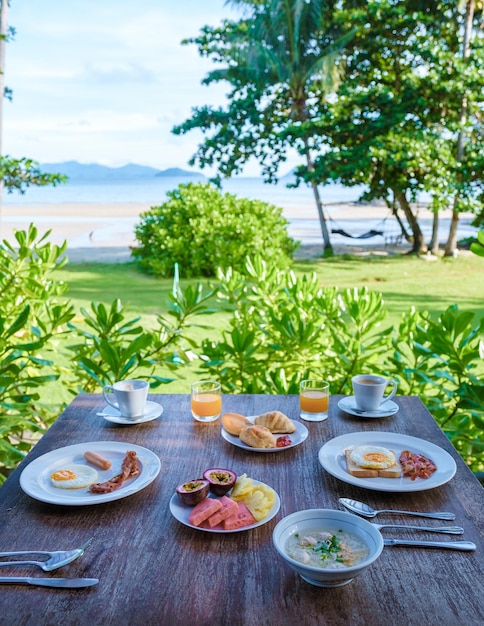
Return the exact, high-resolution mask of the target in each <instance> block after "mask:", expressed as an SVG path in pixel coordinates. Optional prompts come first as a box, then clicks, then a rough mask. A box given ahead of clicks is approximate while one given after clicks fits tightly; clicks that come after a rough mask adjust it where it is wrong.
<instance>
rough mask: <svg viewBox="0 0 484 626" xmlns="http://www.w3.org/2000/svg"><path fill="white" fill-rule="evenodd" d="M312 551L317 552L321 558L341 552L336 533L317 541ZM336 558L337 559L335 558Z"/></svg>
mask: <svg viewBox="0 0 484 626" xmlns="http://www.w3.org/2000/svg"><path fill="white" fill-rule="evenodd" d="M313 550H314V552H319V554H320V556H321V559H322V560H324V559H327V558H328V557H329V556H330V555H331V554H337V553H338V552H341V545H340V542H339V539H338V537H337V536H336V535H332V536H331V539H327V540H326V541H318V543H316V544H315V545H314V546H313ZM336 560H338V559H336Z"/></svg>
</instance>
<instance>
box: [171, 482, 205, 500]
mask: <svg viewBox="0 0 484 626" xmlns="http://www.w3.org/2000/svg"><path fill="white" fill-rule="evenodd" d="M209 491H210V483H209V482H208V480H205V478H196V479H195V480H189V481H187V482H186V483H183V485H178V487H177V488H176V492H177V494H178V497H179V498H180V500H181V501H182V502H183V504H186V505H188V506H195V505H196V504H198V503H199V502H201V501H202V500H204V499H205V498H206V497H207V496H208V492H209Z"/></svg>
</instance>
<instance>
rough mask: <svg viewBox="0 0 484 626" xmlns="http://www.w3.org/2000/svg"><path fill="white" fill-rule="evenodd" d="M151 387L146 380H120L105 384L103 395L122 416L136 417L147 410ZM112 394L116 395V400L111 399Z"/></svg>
mask: <svg viewBox="0 0 484 626" xmlns="http://www.w3.org/2000/svg"><path fill="white" fill-rule="evenodd" d="M149 388H150V384H149V382H148V381H146V380H119V381H118V382H116V383H114V385H105V386H104V388H103V396H104V399H105V400H106V402H107V403H108V404H109V405H111V406H112V407H114V408H115V409H117V410H118V411H119V412H120V413H121V416H122V417H127V418H129V419H136V418H139V417H142V416H143V414H144V412H145V407H146V400H147V398H148V391H149ZM110 395H113V396H114V398H115V401H113V400H111V397H110Z"/></svg>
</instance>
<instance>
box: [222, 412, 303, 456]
mask: <svg viewBox="0 0 484 626" xmlns="http://www.w3.org/2000/svg"><path fill="white" fill-rule="evenodd" d="M256 417H257V415H250V416H249V417H248V418H247V419H248V420H249V421H250V422H252V423H253V422H254V420H255V418H256ZM291 421H292V422H294V425H295V426H296V430H295V431H294V432H293V433H289V434H288V435H287V436H288V437H290V439H291V441H292V443H291V445H290V446H284V447H283V448H252V446H248V445H247V444H245V443H244V442H243V441H240V439H239V438H238V437H235V436H234V435H231V434H230V433H229V432H227V431H226V430H225V428H224V427H223V426H222V437H223V438H224V439H225V441H228V442H229V443H231V444H232V445H234V446H237V447H238V448H242V449H244V450H250V451H251V452H283V451H284V450H290V449H291V448H294V446H298V445H299V444H300V443H302V442H303V441H305V440H306V439H307V438H308V434H309V431H308V429H307V428H306V426H304V424H302V423H301V422H298V421H297V420H291ZM274 437H275V438H276V439H277V438H278V437H284V434H283V433H281V434H274Z"/></svg>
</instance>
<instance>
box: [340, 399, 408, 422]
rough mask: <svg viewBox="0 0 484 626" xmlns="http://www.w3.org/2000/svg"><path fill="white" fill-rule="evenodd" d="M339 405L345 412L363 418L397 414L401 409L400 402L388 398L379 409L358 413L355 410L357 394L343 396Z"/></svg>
mask: <svg viewBox="0 0 484 626" xmlns="http://www.w3.org/2000/svg"><path fill="white" fill-rule="evenodd" d="M338 406H339V408H340V409H341V410H342V411H344V412H345V413H349V414H350V415H356V417H363V418H367V417H374V418H378V417H389V416H390V415H395V413H396V412H397V411H398V409H399V406H398V404H396V403H395V402H393V401H392V400H387V401H386V402H384V403H383V404H382V405H381V409H378V410H377V411H365V412H364V413H358V412H357V411H355V409H356V402H355V396H349V397H347V398H341V400H340V401H339V402H338Z"/></svg>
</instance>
